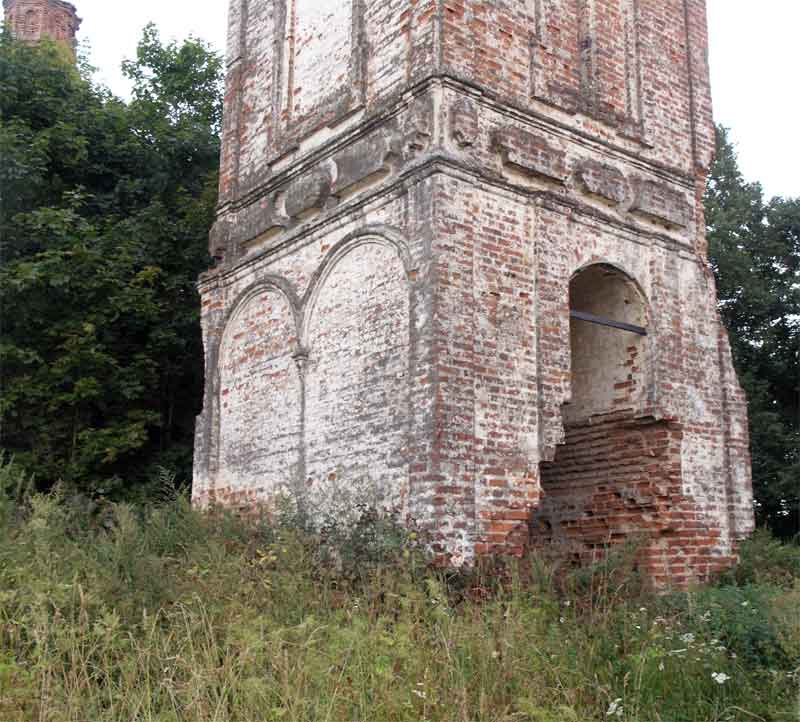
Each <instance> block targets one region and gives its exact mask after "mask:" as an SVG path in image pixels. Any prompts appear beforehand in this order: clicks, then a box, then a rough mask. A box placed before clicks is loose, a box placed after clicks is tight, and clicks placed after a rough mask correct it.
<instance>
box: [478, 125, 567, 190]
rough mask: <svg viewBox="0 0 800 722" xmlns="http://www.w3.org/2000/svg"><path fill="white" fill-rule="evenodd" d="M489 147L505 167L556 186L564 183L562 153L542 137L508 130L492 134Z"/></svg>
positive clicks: (565, 171) (516, 129)
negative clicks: (549, 181) (550, 182)
mask: <svg viewBox="0 0 800 722" xmlns="http://www.w3.org/2000/svg"><path fill="white" fill-rule="evenodd" d="M491 147H492V150H494V151H495V152H497V153H499V154H500V157H501V159H502V162H503V164H504V165H507V166H512V167H514V168H515V169H517V170H520V171H522V172H523V173H526V174H528V175H533V176H539V177H542V178H546V179H548V180H551V181H556V182H557V183H562V184H563V183H565V182H566V180H567V167H566V163H565V161H564V158H565V153H564V151H561V150H556V149H555V148H553V147H552V146H551V145H549V144H548V143H547V141H545V140H544V138H542V137H541V136H538V135H533V134H532V133H527V132H525V131H524V130H520V129H519V128H516V127H513V126H507V127H505V128H503V129H501V130H497V131H495V132H494V133H493V134H492V140H491Z"/></svg>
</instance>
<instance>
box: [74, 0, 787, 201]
mask: <svg viewBox="0 0 800 722" xmlns="http://www.w3.org/2000/svg"><path fill="white" fill-rule="evenodd" d="M72 1H73V3H74V4H76V5H77V7H78V12H79V14H80V15H81V17H82V18H83V26H82V28H81V32H80V37H81V39H82V40H83V41H85V42H88V43H89V45H90V48H91V60H92V63H93V65H95V66H97V67H98V68H99V69H100V70H99V72H98V79H100V80H101V81H103V82H104V83H106V84H107V85H109V86H110V87H111V89H112V90H113V91H114V92H116V93H117V94H119V95H126V94H127V86H126V83H125V81H124V79H123V78H122V77H121V75H120V73H119V64H120V62H121V61H122V59H123V58H128V57H132V55H133V53H134V50H135V47H136V42H137V40H138V39H139V36H140V35H141V31H142V28H143V27H144V25H145V24H146V23H147V22H149V21H151V20H152V21H153V22H155V23H156V24H157V25H158V27H159V29H160V30H161V32H162V35H163V36H164V37H166V38H176V39H181V38H183V37H185V36H186V35H189V34H193V35H196V36H198V37H201V38H203V39H204V40H207V41H208V42H209V43H210V44H211V45H212V46H214V47H216V48H219V49H220V50H224V46H225V23H226V14H227V5H228V2H227V0H136V2H132V3H129V2H125V3H123V2H119V0H112V1H111V2H109V0H72ZM330 1H331V2H337V0H330ZM708 11H709V25H710V31H711V73H712V85H713V89H714V108H715V114H716V118H717V121H718V122H721V123H723V124H725V125H727V126H728V127H730V128H731V129H732V130H733V138H734V140H735V141H736V143H737V146H738V151H739V161H740V166H741V168H742V171H743V173H744V175H745V177H746V178H747V179H748V180H758V181H761V182H762V184H763V185H764V188H765V191H766V193H767V194H768V195H785V196H800V132H798V131H800V91H799V89H800V79H799V78H798V74H800V43H799V42H798V40H797V33H798V30H800V1H798V0H759V2H753V1H752V0H708Z"/></svg>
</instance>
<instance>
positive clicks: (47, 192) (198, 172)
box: [0, 26, 222, 495]
mask: <svg viewBox="0 0 800 722" xmlns="http://www.w3.org/2000/svg"><path fill="white" fill-rule="evenodd" d="M124 70H125V73H126V74H127V75H128V77H129V78H131V79H132V80H133V81H134V97H133V100H132V101H131V102H130V103H127V104H126V103H123V102H122V101H120V100H118V99H117V98H114V97H112V96H111V95H110V94H109V92H108V91H107V90H105V89H104V88H100V87H97V86H95V85H93V84H92V83H91V82H90V81H89V80H88V79H87V78H86V77H85V72H84V73H83V74H82V73H81V72H80V71H79V70H77V69H76V68H75V67H73V66H72V65H71V64H69V63H68V62H65V60H64V58H63V54H61V53H60V52H58V49H57V48H56V47H55V46H54V45H52V44H50V43H47V42H43V43H41V44H39V45H36V46H29V45H25V44H22V43H18V42H16V41H14V40H13V39H12V38H11V37H10V35H8V34H4V35H3V36H2V38H0V118H1V119H2V120H0V153H2V155H3V159H4V162H3V164H2V166H1V167H0V183H2V188H3V194H2V208H0V239H1V243H2V246H0V249H1V251H2V257H3V267H2V270H0V293H1V294H2V307H3V313H2V328H0V363H1V364H2V367H1V368H2V371H1V375H0V384H2V388H3V395H2V399H1V400H0V422H1V426H0V428H1V429H2V431H1V432H0V446H1V447H4V448H6V449H8V450H10V451H11V452H12V453H14V455H15V458H16V461H17V463H18V464H20V465H22V466H24V467H25V468H26V469H27V470H28V471H29V472H32V473H35V475H36V479H37V482H38V484H39V485H40V487H42V488H45V487H48V486H50V485H52V484H53V483H55V482H56V481H58V480H64V481H66V482H69V483H71V484H73V485H76V486H79V487H81V488H82V489H84V490H85V491H87V492H92V493H97V492H102V493H105V494H122V493H124V494H126V495H130V494H132V493H134V494H135V493H136V489H137V485H138V484H140V483H141V482H142V481H143V480H144V479H146V478H147V477H148V475H149V474H150V472H151V471H152V470H153V469H154V468H155V467H156V466H157V465H159V464H161V465H166V466H169V467H171V468H174V469H177V470H178V471H179V475H180V476H181V478H182V479H189V478H190V473H191V450H192V441H193V424H194V416H195V415H196V414H197V412H198V411H199V408H198V406H199V404H200V399H201V396H202V384H203V379H202V373H203V370H202V366H201V364H202V349H201V338H200V330H199V323H198V318H199V300H198V297H197V293H196V290H195V282H196V278H197V275H198V274H199V272H200V271H201V270H202V269H204V268H206V267H207V265H208V263H207V261H208V259H207V256H206V252H205V247H206V242H205V241H206V236H207V233H208V228H209V226H210V224H211V221H212V218H213V211H214V205H215V202H216V186H217V167H218V156H219V138H218V132H219V125H220V118H221V89H220V80H221V72H222V66H221V60H220V58H219V57H218V56H217V55H216V54H214V53H212V52H211V51H209V50H208V48H207V47H206V46H205V45H203V44H202V43H201V42H199V41H196V40H188V41H186V42H185V43H184V44H182V45H177V44H176V43H174V42H173V43H170V44H166V45H165V44H163V43H162V42H161V41H160V39H159V37H158V34H157V32H156V30H155V29H154V28H153V27H152V26H150V27H148V28H147V29H146V30H145V33H144V36H143V38H142V40H141V42H140V44H139V47H138V52H137V57H136V59H135V60H132V61H129V62H127V63H126V64H125V67H124ZM6 159H7V162H6Z"/></svg>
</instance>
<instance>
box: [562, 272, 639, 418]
mask: <svg viewBox="0 0 800 722" xmlns="http://www.w3.org/2000/svg"><path fill="white" fill-rule="evenodd" d="M569 307H570V349H571V359H572V367H571V400H570V403H569V404H567V405H566V406H565V407H564V420H565V422H567V423H573V422H579V421H583V420H586V419H588V418H590V417H592V416H594V415H597V414H608V413H612V412H617V411H621V410H623V409H635V408H636V406H637V405H638V404H639V402H640V401H641V399H642V397H643V394H644V388H645V373H644V372H645V363H646V360H645V341H646V336H647V324H648V313H647V303H646V301H645V298H644V295H643V294H642V292H641V291H640V290H639V287H638V285H637V284H636V282H635V281H634V280H633V279H632V278H631V277H630V276H628V275H627V274H625V273H624V272H622V271H620V270H619V269H618V268H615V267H614V266H610V265H607V264H595V265H592V266H588V267H586V268H584V269H582V270H581V271H579V272H578V273H576V274H575V276H573V278H572V280H571V282H570V286H569Z"/></svg>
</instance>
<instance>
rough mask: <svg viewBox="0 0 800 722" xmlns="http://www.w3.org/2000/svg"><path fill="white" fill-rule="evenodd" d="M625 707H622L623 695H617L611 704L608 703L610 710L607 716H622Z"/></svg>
mask: <svg viewBox="0 0 800 722" xmlns="http://www.w3.org/2000/svg"><path fill="white" fill-rule="evenodd" d="M622 715H623V709H622V697H617V699H615V700H614V701H613V702H612V703H611V704H610V705H608V711H607V712H606V717H615V716H616V717H622Z"/></svg>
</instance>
